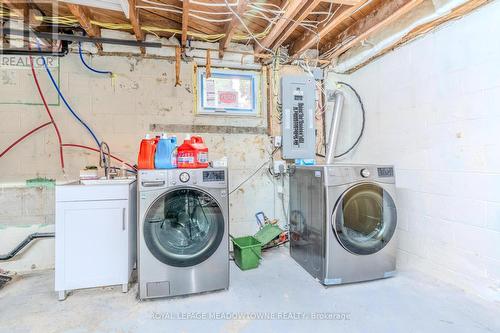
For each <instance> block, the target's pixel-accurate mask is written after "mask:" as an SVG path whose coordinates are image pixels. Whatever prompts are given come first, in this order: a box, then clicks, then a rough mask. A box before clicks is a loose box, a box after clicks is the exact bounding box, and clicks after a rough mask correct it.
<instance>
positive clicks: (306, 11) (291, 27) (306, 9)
mask: <svg viewBox="0 0 500 333" xmlns="http://www.w3.org/2000/svg"><path fill="white" fill-rule="evenodd" d="M323 1H324V0H311V1H308V2H307V3H306V5H305V6H303V7H302V9H301V10H300V12H299V16H298V17H297V18H296V19H295V20H294V21H292V22H290V23H289V24H288V26H287V27H286V28H285V29H284V31H283V32H282V33H281V34H280V35H279V36H278V38H277V39H276V41H275V42H274V44H273V47H272V49H273V50H276V49H277V48H278V47H280V46H281V45H283V43H284V42H285V41H286V40H287V38H288V37H290V35H291V34H292V33H293V32H294V31H295V29H297V27H298V26H299V24H300V23H301V22H302V21H304V20H305V19H306V17H307V16H309V15H310V14H311V12H312V11H313V10H314V9H315V8H316V7H317V6H318V5H319V4H320V3H321V2H323Z"/></svg>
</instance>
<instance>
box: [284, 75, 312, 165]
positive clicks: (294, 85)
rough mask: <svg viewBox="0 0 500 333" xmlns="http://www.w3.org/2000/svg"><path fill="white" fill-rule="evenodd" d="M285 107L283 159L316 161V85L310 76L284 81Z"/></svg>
mask: <svg viewBox="0 0 500 333" xmlns="http://www.w3.org/2000/svg"><path fill="white" fill-rule="evenodd" d="M281 93H282V96H281V100H282V104H283V107H282V109H283V115H282V131H283V133H282V134H283V135H282V136H283V140H282V141H283V158H286V159H296V158H300V159H310V158H315V146H316V145H315V142H316V133H315V121H314V103H315V82H314V79H313V78H312V77H310V76H307V75H304V76H284V77H283V78H282V81H281Z"/></svg>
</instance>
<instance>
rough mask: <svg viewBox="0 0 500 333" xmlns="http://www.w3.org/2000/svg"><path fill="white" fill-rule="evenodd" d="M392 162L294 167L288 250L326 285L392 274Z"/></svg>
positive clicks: (394, 249)
mask: <svg viewBox="0 0 500 333" xmlns="http://www.w3.org/2000/svg"><path fill="white" fill-rule="evenodd" d="M396 227H397V213H396V204H395V179H394V169H393V167H392V166H377V165H346V164H334V165H317V166H298V167H297V168H296V170H295V173H294V174H293V175H292V176H291V178H290V243H291V244H290V254H291V256H292V257H293V258H294V259H295V260H296V261H297V262H298V263H299V264H300V265H301V266H302V267H304V268H305V269H306V270H307V271H308V272H309V273H310V274H311V275H312V276H313V277H315V278H316V279H317V280H319V281H320V282H321V283H322V284H324V285H334V284H342V283H350V282H359V281H367V280H373V279H379V278H385V277H389V276H393V275H394V273H395V269H396V245H397V244H396Z"/></svg>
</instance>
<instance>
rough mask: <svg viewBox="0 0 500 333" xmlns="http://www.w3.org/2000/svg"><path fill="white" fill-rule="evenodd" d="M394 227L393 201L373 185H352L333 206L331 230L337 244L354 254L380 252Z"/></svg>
mask: <svg viewBox="0 0 500 333" xmlns="http://www.w3.org/2000/svg"><path fill="white" fill-rule="evenodd" d="M396 225H397V214H396V206H395V204H394V200H393V199H392V197H391V196H390V195H389V193H387V192H386V191H385V190H384V189H383V188H382V187H380V186H378V185H376V184H373V183H363V184H358V185H355V186H353V187H351V188H349V189H348V190H346V191H345V192H344V194H343V195H342V196H341V197H340V199H339V200H338V201H337V204H336V205H335V209H334V212H333V216H332V227H333V230H334V233H335V234H336V236H337V239H338V240H339V242H340V243H341V245H342V246H343V247H344V248H345V249H346V250H348V251H350V252H352V253H354V254H360V255H366V254H373V253H376V252H378V251H380V250H381V249H382V248H384V246H386V245H387V243H389V241H390V240H391V238H392V236H393V235H394V232H395V230H396Z"/></svg>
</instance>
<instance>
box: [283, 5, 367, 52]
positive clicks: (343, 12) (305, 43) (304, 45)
mask: <svg viewBox="0 0 500 333" xmlns="http://www.w3.org/2000/svg"><path fill="white" fill-rule="evenodd" d="M367 1H369V0H364V1H361V2H359V3H358V4H356V5H354V6H351V7H345V8H340V9H339V11H338V13H337V14H336V16H335V17H334V18H333V19H332V20H331V21H329V22H326V23H323V24H322V25H321V26H320V27H319V28H318V33H317V35H316V34H313V33H312V32H309V31H308V32H306V33H305V34H304V35H303V36H302V38H300V39H297V40H296V41H295V42H294V43H293V45H292V47H291V48H290V52H289V53H290V55H292V56H296V55H297V54H299V53H302V52H304V51H305V50H307V49H310V48H311V47H313V46H314V45H315V44H317V43H318V41H319V40H320V39H322V38H323V37H325V36H326V35H327V34H328V33H330V32H331V31H332V30H333V29H335V28H336V27H337V26H338V25H339V24H340V23H342V22H343V21H344V20H345V19H347V18H348V17H349V16H351V15H352V14H353V13H354V12H356V11H357V10H358V9H359V8H361V7H362V6H364V4H365V3H366V2H367Z"/></svg>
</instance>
